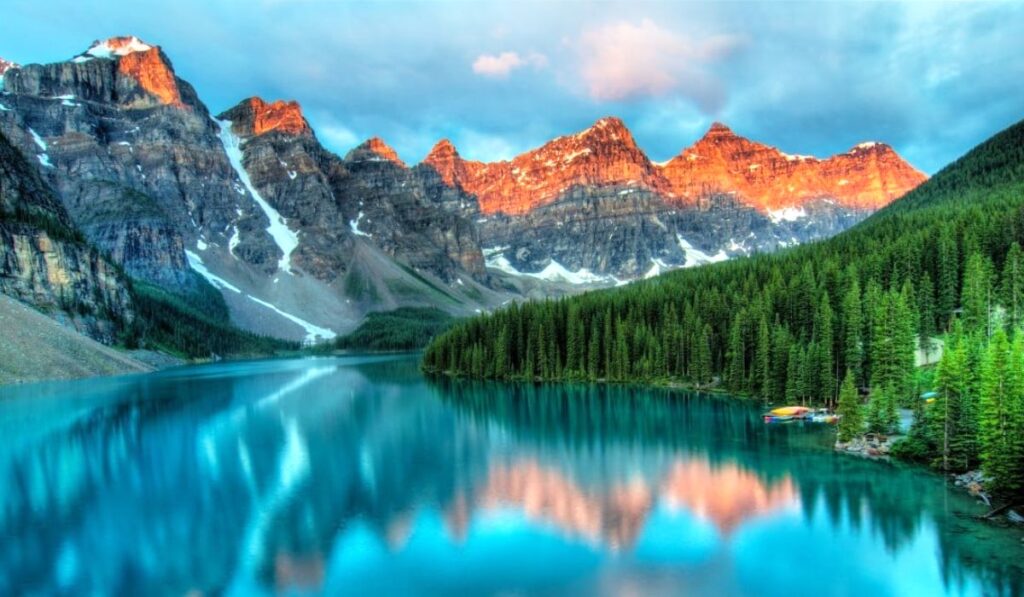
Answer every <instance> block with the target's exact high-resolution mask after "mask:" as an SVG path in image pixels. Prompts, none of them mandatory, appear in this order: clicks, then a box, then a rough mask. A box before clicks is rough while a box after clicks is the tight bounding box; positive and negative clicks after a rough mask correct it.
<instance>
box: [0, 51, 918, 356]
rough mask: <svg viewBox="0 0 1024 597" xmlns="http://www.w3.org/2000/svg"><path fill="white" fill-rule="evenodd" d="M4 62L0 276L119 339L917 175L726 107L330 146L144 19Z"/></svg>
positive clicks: (647, 243) (579, 272)
mask: <svg viewBox="0 0 1024 597" xmlns="http://www.w3.org/2000/svg"><path fill="white" fill-rule="evenodd" d="M0 75H2V95H0V133H2V136H0V152H2V153H3V159H2V160H0V185H2V189H3V199H4V200H3V203H0V206H2V207H3V208H4V213H5V216H4V218H5V219H4V220H3V221H0V290H2V291H3V292H4V293H5V294H7V295H11V296H13V297H15V298H17V299H18V300H20V301H22V302H25V303H28V304H30V305H32V306H35V307H37V308H39V309H42V310H43V311H44V312H47V313H49V314H51V315H52V316H53V317H55V318H57V319H58V320H60V321H62V322H64V323H67V324H69V325H72V326H73V327H74V328H75V329H77V330H78V331H80V332H82V333H84V334H86V335H88V336H90V337H91V338H93V339H96V340H99V341H101V342H103V343H107V344H112V343H117V342H119V341H121V340H119V338H123V337H124V336H125V334H126V333H128V332H126V330H128V331H130V330H132V329H133V326H134V325H136V323H135V321H136V319H138V318H137V317H136V311H138V310H140V309H142V310H147V309H148V310H149V311H154V310H157V311H159V310H160V309H155V308H154V307H153V303H152V301H154V300H159V301H162V302H161V303H160V304H162V305H170V306H176V307H175V308H180V309H182V310H185V311H186V312H190V313H192V315H194V316H197V317H214V316H215V315H217V314H218V313H219V314H220V315H219V317H220V318H221V319H222V320H223V322H224V323H225V324H228V323H229V324H230V325H232V326H236V327H237V328H241V330H245V331H247V332H252V333H254V334H256V335H258V336H270V337H274V338H280V339H284V340H290V341H303V342H316V341H319V340H327V339H331V338H334V337H335V336H337V335H339V334H345V333H348V332H350V331H351V330H353V329H354V328H356V327H357V326H358V325H359V324H360V323H361V322H362V321H364V319H365V318H366V316H367V315H368V314H369V313H371V312H378V311H388V310H393V309H398V308H402V307H435V308H438V309H441V310H443V311H446V312H448V313H450V314H452V315H455V316H459V315H468V314H472V313H475V312H482V311H490V310H493V309H494V308H496V307H498V306H500V305H502V304H505V303H508V302H509V301H516V300H521V299H525V298H541V297H547V296H562V295H566V294H570V293H575V292H579V291H581V290H585V289H590V288H595V287H603V286H613V285H619V284H625V283H628V282H630V281H631V280H635V279H640V278H645V277H650V276H654V275H657V274H659V273H661V272H665V271H667V270H672V269H677V268H683V267H691V266H699V265H702V264H706V263H711V262H717V261H722V260H726V259H729V258H731V257H734V256H739V255H749V254H753V253H764V252H771V251H776V250H778V249H782V248H785V247H790V246H793V245H797V244H801V243H806V242H808V241H812V240H815V239H821V238H825V237H829V236H832V235H834V234H836V233H838V232H840V231H842V230H845V229H847V228H849V227H850V226H852V225H853V224H855V223H857V222H859V221H861V220H862V219H864V218H865V217H866V216H868V215H869V214H871V213H872V212H873V211H875V210H877V209H879V208H881V207H883V206H885V205H887V204H889V203H890V202H892V201H893V200H895V199H897V198H898V197H900V196H902V195H904V194H905V193H907V192H908V191H910V190H912V189H914V188H915V187H917V186H918V185H920V184H921V183H922V182H923V181H924V180H925V179H926V177H925V175H924V174H922V173H921V172H919V171H918V170H916V169H915V168H914V167H912V166H911V165H910V164H908V163H907V162H906V161H904V160H903V159H902V158H901V157H900V156H899V155H897V154H896V152H895V151H893V149H892V148H891V147H889V146H888V145H886V144H884V143H880V142H866V143H861V144H859V145H857V146H855V147H852V148H850V149H849V150H848V151H846V152H844V153H840V154H837V155H834V156H831V157H827V158H816V157H810V156H803V155H791V154H787V153H784V152H783V151H781V150H779V149H776V148H774V147H771V146H768V145H764V144H761V143H758V142H755V141H751V140H748V139H745V138H744V137H742V136H740V135H739V134H737V133H735V132H733V131H732V130H730V129H729V128H728V127H727V126H726V125H724V124H719V123H715V124H713V125H712V126H711V127H710V129H709V130H708V131H707V132H706V134H704V136H703V137H701V138H700V139H698V140H696V141H695V142H693V143H692V144H691V145H689V146H686V147H684V148H683V149H682V150H681V151H680V152H679V154H678V155H676V156H675V157H674V158H672V159H670V160H668V161H666V162H663V163H654V162H652V161H651V160H650V159H648V157H647V156H646V155H645V153H644V152H643V150H642V149H641V148H640V147H639V146H638V145H637V143H636V141H635V140H634V138H633V136H632V134H631V133H630V131H629V129H628V128H627V127H626V125H625V124H624V123H623V122H622V121H621V120H619V119H618V118H615V117H606V118H602V119H600V120H598V121H597V122H595V123H594V124H593V125H592V126H591V127H589V128H587V129H586V130H583V131H579V132H576V133H572V134H567V135H565V136H562V137H558V138H556V139H553V140H551V141H549V142H547V143H545V144H544V145H542V146H541V147H538V148H536V149H534V150H531V151H528V152H526V153H523V154H521V155H518V156H516V157H514V158H512V159H511V160H508V161H499V162H490V163H485V162H479V161H474V160H472V159H467V158H465V157H463V156H462V155H460V153H459V152H458V150H457V149H456V147H455V146H454V145H453V144H452V143H451V142H449V141H447V140H441V141H439V142H438V143H437V144H436V146H434V148H433V149H432V150H431V151H430V153H429V154H428V155H427V156H426V158H425V159H424V160H423V161H422V162H421V163H419V164H415V165H410V164H407V163H405V162H403V161H402V159H400V157H399V156H398V154H397V153H396V152H395V151H394V150H393V149H392V148H390V147H389V146H388V145H387V144H386V143H385V142H384V141H383V140H381V139H379V138H372V139H369V140H367V141H365V142H364V143H362V144H361V145H359V146H357V147H355V148H354V149H352V150H351V151H349V152H348V153H347V154H346V155H344V156H339V155H336V154H334V153H332V152H331V151H329V150H328V149H326V148H325V147H324V146H323V145H322V144H321V143H320V141H319V140H318V138H317V135H316V132H315V131H314V130H313V129H312V128H311V126H310V124H309V122H308V121H307V120H306V118H305V117H304V116H303V113H302V109H301V107H300V106H299V104H298V103H296V102H292V101H267V100H264V99H261V98H258V97H250V98H246V99H241V100H240V101H239V102H238V103H237V104H236V105H234V106H232V107H229V108H228V109H226V110H223V111H220V112H216V111H211V110H210V109H209V108H208V107H207V106H206V105H205V104H204V103H203V102H202V100H201V99H200V97H199V96H198V95H197V93H196V91H195V90H194V89H193V87H192V85H190V84H189V83H188V82H187V81H185V80H184V79H182V78H181V77H180V76H179V75H178V73H176V72H175V70H174V68H173V65H172V63H171V60H170V59H169V58H168V56H167V55H165V54H164V52H163V51H161V49H160V48H159V47H158V46H155V45H151V44H149V43H146V42H144V41H142V40H140V39H138V38H136V37H115V38H111V39H108V40H106V41H102V42H96V43H94V44H93V45H92V46H90V47H89V48H88V49H87V50H85V51H84V52H83V53H82V54H80V55H77V56H74V57H72V58H70V59H69V60H67V61H64V62H59V63H54V64H27V65H16V64H11V63H9V62H6V61H2V60H0ZM686 141H687V140H682V139H681V140H680V145H681V146H682V145H684V144H685V143H686ZM211 287H212V288H211ZM213 289H216V291H217V292H216V293H215V292H213ZM218 293H219V295H220V297H217V296H216V295H217V294H218ZM140 297H141V298H140ZM221 298H222V299H223V300H222V301H221ZM140 301H143V302H144V303H145V304H140ZM147 305H148V306H147ZM210 305H212V307H211V306H210ZM119 330H120V332H119ZM129 335H130V334H129ZM143 343H145V342H143Z"/></svg>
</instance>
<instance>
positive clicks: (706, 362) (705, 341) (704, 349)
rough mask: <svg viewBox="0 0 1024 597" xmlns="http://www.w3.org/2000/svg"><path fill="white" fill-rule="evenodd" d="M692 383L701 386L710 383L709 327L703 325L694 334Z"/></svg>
mask: <svg viewBox="0 0 1024 597" xmlns="http://www.w3.org/2000/svg"><path fill="white" fill-rule="evenodd" d="M693 359H694V367H693V368H694V373H693V381H694V383H696V384H697V385H698V386H702V385H704V384H706V383H708V382H710V381H711V326H710V325H708V324H704V326H703V327H702V328H701V331H700V332H699V333H698V334H696V338H695V346H694V356H693Z"/></svg>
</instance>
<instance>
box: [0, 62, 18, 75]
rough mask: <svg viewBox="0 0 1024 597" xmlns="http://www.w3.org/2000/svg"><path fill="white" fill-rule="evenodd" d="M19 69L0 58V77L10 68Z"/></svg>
mask: <svg viewBox="0 0 1024 597" xmlns="http://www.w3.org/2000/svg"><path fill="white" fill-rule="evenodd" d="M19 67H20V65H18V64H15V63H13V62H11V61H10V60H4V59H3V58H0V76H3V74H4V73H5V72H7V71H9V70H11V69H12V68H19Z"/></svg>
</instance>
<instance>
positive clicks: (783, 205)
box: [419, 118, 924, 284]
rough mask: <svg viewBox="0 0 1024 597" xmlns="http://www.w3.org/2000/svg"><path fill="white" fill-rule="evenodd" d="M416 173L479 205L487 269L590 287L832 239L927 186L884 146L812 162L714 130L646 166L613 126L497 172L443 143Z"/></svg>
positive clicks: (600, 125)
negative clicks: (426, 173)
mask: <svg viewBox="0 0 1024 597" xmlns="http://www.w3.org/2000/svg"><path fill="white" fill-rule="evenodd" d="M419 168H421V169H424V168H425V169H429V170H433V171H434V172H435V173H436V176H437V178H438V179H439V180H440V181H441V182H442V183H443V184H444V185H446V186H448V187H451V188H454V189H458V190H460V191H462V192H463V193H465V194H466V195H468V196H469V197H471V198H473V199H475V200H476V201H475V202H476V203H477V205H478V206H479V210H480V212H481V213H482V214H483V216H484V217H482V218H479V219H478V220H477V224H478V225H479V227H480V238H481V243H482V244H483V246H484V247H485V249H484V251H485V254H486V259H487V264H488V265H489V266H490V267H491V268H492V269H495V270H499V271H503V272H505V273H507V274H510V275H512V276H519V277H522V276H529V277H533V278H539V279H543V280H548V281H563V282H571V283H600V284H608V283H619V282H622V281H625V280H629V279H633V278H636V277H640V276H645V275H653V274H657V273H661V272H664V271H666V270H668V269H672V268H675V267H688V266H694V265H701V264H704V263H709V262H714V261H720V260H724V259H728V258H729V257H732V256H736V255H747V254H750V253H753V252H765V251H772V250H775V249H777V248H780V247H786V246H791V245H794V244H798V243H802V242H807V241H810V240H815V239H818V238H823V237H827V236H831V235H833V234H835V233H837V232H840V231H842V230H844V229H845V228H847V227H849V226H851V225H853V224H854V223H856V222H858V221H859V220H860V219H862V218H863V217H865V216H866V215H867V214H869V213H870V212H871V211H873V210H874V209H877V208H878V207H881V206H884V205H886V204H888V203H889V202H890V201H892V200H893V199H895V198H896V197H898V196H900V195H902V194H903V193H905V192H906V191H909V190H910V189H912V188H914V187H915V186H917V185H918V184H920V182H922V181H923V180H924V175H922V174H921V173H920V172H918V171H916V170H914V169H913V168H912V167H911V166H910V165H909V164H907V163H906V162H904V161H903V160H902V159H901V158H899V156H897V155H896V153H895V152H893V151H892V149H891V148H889V147H888V146H886V145H883V144H879V143H872V144H862V145H860V146H858V147H855V148H853V149H852V150H851V151H850V152H848V153H844V154H839V155H837V156H833V157H832V158H829V159H827V160H818V159H815V158H811V157H806V156H789V155H787V154H784V153H782V152H781V151H779V150H777V149H775V148H773V147H770V146H767V145H763V144H759V143H755V142H752V141H748V140H746V139H744V138H742V137H739V136H738V135H736V134H734V133H733V132H732V131H730V130H729V129H728V128H727V127H725V126H724V125H721V124H718V123H716V124H714V125H713V126H712V127H711V130H709V131H708V133H707V134H706V135H705V136H704V137H703V138H702V139H701V140H699V141H698V142H697V143H696V144H694V145H693V146H692V147H690V148H688V149H686V150H684V151H683V152H682V153H681V154H680V155H679V156H678V157H677V158H674V159H673V160H670V161H669V162H667V163H665V164H663V165H658V164H652V163H651V162H650V160H648V159H647V157H646V155H644V153H643V152H642V151H641V150H640V149H639V148H638V147H637V145H636V143H635V141H634V140H633V137H632V135H631V134H630V133H629V131H628V130H627V129H626V128H625V125H624V124H623V123H622V122H621V121H619V120H618V119H615V118H603V119H601V120H599V121H597V122H596V123H595V124H594V125H593V126H591V127H590V128H588V129H586V130H584V131H582V132H580V133H577V134H574V135H568V136H564V137H559V138H557V139H555V140H554V141H551V142H550V143H547V144H545V145H544V146H542V147H540V148H538V149H536V150H533V151H529V152H527V153H524V154H522V155H520V156H518V157H516V158H514V159H512V160H510V161H507V162H497V163H493V164H484V163H480V162H473V161H468V160H464V159H463V158H462V157H461V156H460V155H459V153H458V151H457V150H456V149H455V147H454V146H453V145H452V144H451V143H450V142H448V141H442V142H440V143H438V144H437V145H436V146H435V147H434V148H433V150H432V151H431V152H430V153H429V155H428V156H427V158H426V159H425V160H424V162H423V164H421V166H420V167H419Z"/></svg>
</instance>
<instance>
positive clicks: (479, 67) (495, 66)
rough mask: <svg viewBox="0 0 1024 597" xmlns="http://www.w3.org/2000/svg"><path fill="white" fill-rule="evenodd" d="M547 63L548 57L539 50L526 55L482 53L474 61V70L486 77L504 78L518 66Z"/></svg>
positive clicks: (544, 64)
mask: <svg viewBox="0 0 1024 597" xmlns="http://www.w3.org/2000/svg"><path fill="white" fill-rule="evenodd" d="M547 64H548V59H547V57H546V56H544V55H543V54H539V53H537V52H531V53H530V54H527V55H526V56H525V57H522V56H520V55H519V53H518V52H502V53H500V54H481V55H479V56H477V57H476V60H474V61H473V72H474V73H476V74H478V75H481V76H484V77H492V78H495V79H504V78H505V77H508V75H509V73H511V72H512V71H514V70H515V69H517V68H522V67H524V66H527V65H530V66H533V67H534V68H544V67H545V66H547Z"/></svg>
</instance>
